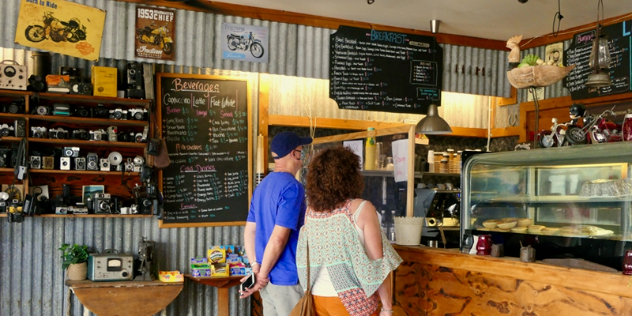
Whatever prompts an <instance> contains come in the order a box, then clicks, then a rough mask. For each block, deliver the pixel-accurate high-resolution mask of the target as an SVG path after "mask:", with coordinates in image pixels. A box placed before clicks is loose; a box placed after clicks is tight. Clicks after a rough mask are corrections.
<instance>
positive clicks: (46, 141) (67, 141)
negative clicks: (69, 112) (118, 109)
mask: <svg viewBox="0 0 632 316" xmlns="http://www.w3.org/2000/svg"><path fill="white" fill-rule="evenodd" d="M13 138H15V137H13ZM28 141H29V142H30V143H43V144H52V145H63V146H105V147H126V148H145V147H146V146H147V144H146V143H132V142H129V143H126V142H109V141H106V140H93V141H89V140H79V139H48V138H28Z"/></svg>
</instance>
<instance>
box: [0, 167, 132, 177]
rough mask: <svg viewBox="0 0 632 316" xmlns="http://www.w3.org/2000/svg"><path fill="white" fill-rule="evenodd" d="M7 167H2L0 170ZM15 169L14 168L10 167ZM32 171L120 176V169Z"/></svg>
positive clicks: (38, 170)
mask: <svg viewBox="0 0 632 316" xmlns="http://www.w3.org/2000/svg"><path fill="white" fill-rule="evenodd" d="M3 169H5V168H0V172H2V171H3ZM10 170H11V171H13V169H10ZM29 172H31V173H44V174H68V173H72V174H95V175H106V176H120V175H121V172H120V171H96V170H57V169H29ZM125 175H126V176H134V177H137V176H138V175H139V173H138V172H126V173H125Z"/></svg>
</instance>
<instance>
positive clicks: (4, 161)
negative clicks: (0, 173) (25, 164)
mask: <svg viewBox="0 0 632 316" xmlns="http://www.w3.org/2000/svg"><path fill="white" fill-rule="evenodd" d="M10 163H11V149H9V148H0V168H8V167H9V165H10Z"/></svg>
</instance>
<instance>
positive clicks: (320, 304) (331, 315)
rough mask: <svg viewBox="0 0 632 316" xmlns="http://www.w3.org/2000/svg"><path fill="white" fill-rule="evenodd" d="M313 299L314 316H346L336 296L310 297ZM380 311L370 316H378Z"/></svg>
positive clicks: (346, 313)
mask: <svg viewBox="0 0 632 316" xmlns="http://www.w3.org/2000/svg"><path fill="white" fill-rule="evenodd" d="M312 298H313V299H314V309H315V312H316V316H348V315H349V312H347V309H346V308H345V306H344V304H342V301H341V300H340V298H339V297H337V296H332V297H327V296H318V295H312ZM379 314H380V309H379V308H378V309H377V310H376V311H375V312H373V314H371V316H378V315H379Z"/></svg>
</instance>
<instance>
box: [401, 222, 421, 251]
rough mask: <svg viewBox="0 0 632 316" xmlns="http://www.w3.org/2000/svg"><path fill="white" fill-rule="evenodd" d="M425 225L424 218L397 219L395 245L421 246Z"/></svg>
mask: <svg viewBox="0 0 632 316" xmlns="http://www.w3.org/2000/svg"><path fill="white" fill-rule="evenodd" d="M423 225H424V218H423V217H395V237H396V240H395V243H396V244H398V245H405V246H417V245H419V244H420V243H421V231H422V228H423Z"/></svg>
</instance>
